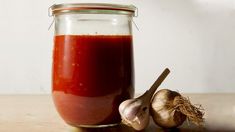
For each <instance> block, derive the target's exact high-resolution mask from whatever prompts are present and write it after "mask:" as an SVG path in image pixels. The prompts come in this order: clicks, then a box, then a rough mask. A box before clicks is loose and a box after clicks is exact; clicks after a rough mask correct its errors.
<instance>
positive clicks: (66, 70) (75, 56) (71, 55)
mask: <svg viewBox="0 0 235 132" xmlns="http://www.w3.org/2000/svg"><path fill="white" fill-rule="evenodd" d="M51 10H52V15H53V16H54V20H55V36H54V50H53V70H52V95H53V100H54V104H55V106H56V109H57V111H58V112H59V114H60V116H61V117H62V118H63V119H64V120H65V122H67V123H68V124H70V125H72V126H75V127H102V126H111V125H115V124H118V123H120V121H121V118H120V115H119V112H118V107H119V104H120V103H121V102H122V101H124V100H126V99H129V98H132V97H133V94H134V67H133V45H132V17H133V16H134V14H135V10H136V8H135V7H134V6H132V5H117V4H97V3H96V4H92V3H89V4H88V3H83V4H81V3H80V4H59V5H53V6H52V7H51Z"/></svg>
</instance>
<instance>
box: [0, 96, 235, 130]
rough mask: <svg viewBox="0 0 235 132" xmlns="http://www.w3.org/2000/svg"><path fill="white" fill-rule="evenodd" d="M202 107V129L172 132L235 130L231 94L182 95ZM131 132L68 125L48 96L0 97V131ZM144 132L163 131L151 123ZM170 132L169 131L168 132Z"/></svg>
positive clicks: (189, 127)
mask: <svg viewBox="0 0 235 132" xmlns="http://www.w3.org/2000/svg"><path fill="white" fill-rule="evenodd" d="M186 96H188V97H190V99H191V101H192V102H193V103H194V104H199V103H200V104H202V106H203V107H204V108H205V112H206V114H205V120H206V123H205V128H200V129H199V128H198V127H195V126H193V125H191V124H187V122H185V123H184V125H183V126H181V127H179V128H178V129H175V130H173V131H185V132H186V131H187V132H188V131H193V132H194V131H196V132H197V131H235V94H186ZM16 131H17V132H70V131H73V132H83V131H84V132H87V131H89V132H90V131H99V132H100V131H105V132H107V131H114V132H128V131H134V130H132V129H131V128H128V127H126V126H116V127H111V128H102V129H101V128H100V129H77V128H72V127H70V126H68V125H67V124H66V123H64V121H63V120H62V119H61V118H60V116H59V115H58V113H57V111H56V110H55V107H54V104H53V102H52V98H51V96H50V95H0V132H16ZM145 131H146V132H155V131H165V130H163V129H161V128H159V127H157V126H156V125H155V124H154V123H153V122H152V121H151V123H150V125H149V127H148V128H147V129H146V130H145ZM168 131H171V130H168Z"/></svg>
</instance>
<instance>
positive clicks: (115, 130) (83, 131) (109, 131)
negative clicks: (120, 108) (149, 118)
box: [69, 125, 234, 132]
mask: <svg viewBox="0 0 235 132" xmlns="http://www.w3.org/2000/svg"><path fill="white" fill-rule="evenodd" d="M233 131H234V130H226V129H223V128H221V129H219V130H218V129H217V130H208V129H206V128H195V127H193V128H174V129H162V128H159V127H154V126H150V127H148V128H147V129H145V130H143V131H135V130H133V129H132V128H130V127H128V126H126V125H118V126H114V127H106V128H71V129H70V131H69V132H233Z"/></svg>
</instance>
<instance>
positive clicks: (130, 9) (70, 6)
mask: <svg viewBox="0 0 235 132" xmlns="http://www.w3.org/2000/svg"><path fill="white" fill-rule="evenodd" d="M49 11H50V12H49V14H51V15H56V14H58V13H65V12H84V11H85V13H97V14H131V15H133V16H137V15H136V14H135V13H137V8H136V7H135V6H134V5H123V4H110V3H62V4H54V5H52V6H51V7H50V8H49ZM89 11H90V12H89ZM94 11H95V12H94Z"/></svg>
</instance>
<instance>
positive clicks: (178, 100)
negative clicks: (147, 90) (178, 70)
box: [150, 89, 203, 128]
mask: <svg viewBox="0 0 235 132" xmlns="http://www.w3.org/2000/svg"><path fill="white" fill-rule="evenodd" d="M201 110H202V109H201V108H200V107H196V106H194V105H192V104H191V103H190V101H189V100H188V99H186V98H184V97H183V96H181V95H180V94H179V93H178V92H175V91H171V90H168V89H162V90H159V91H158V92H156V94H155V95H154V96H153V99H152V103H151V108H150V113H151V115H152V117H153V120H154V122H155V123H156V124H157V125H159V126H161V127H164V128H173V127H178V126H180V125H181V124H183V122H184V121H185V120H186V118H188V119H189V120H190V121H192V122H193V123H195V124H197V125H199V124H201V123H202V122H203V112H202V111H201Z"/></svg>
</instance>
